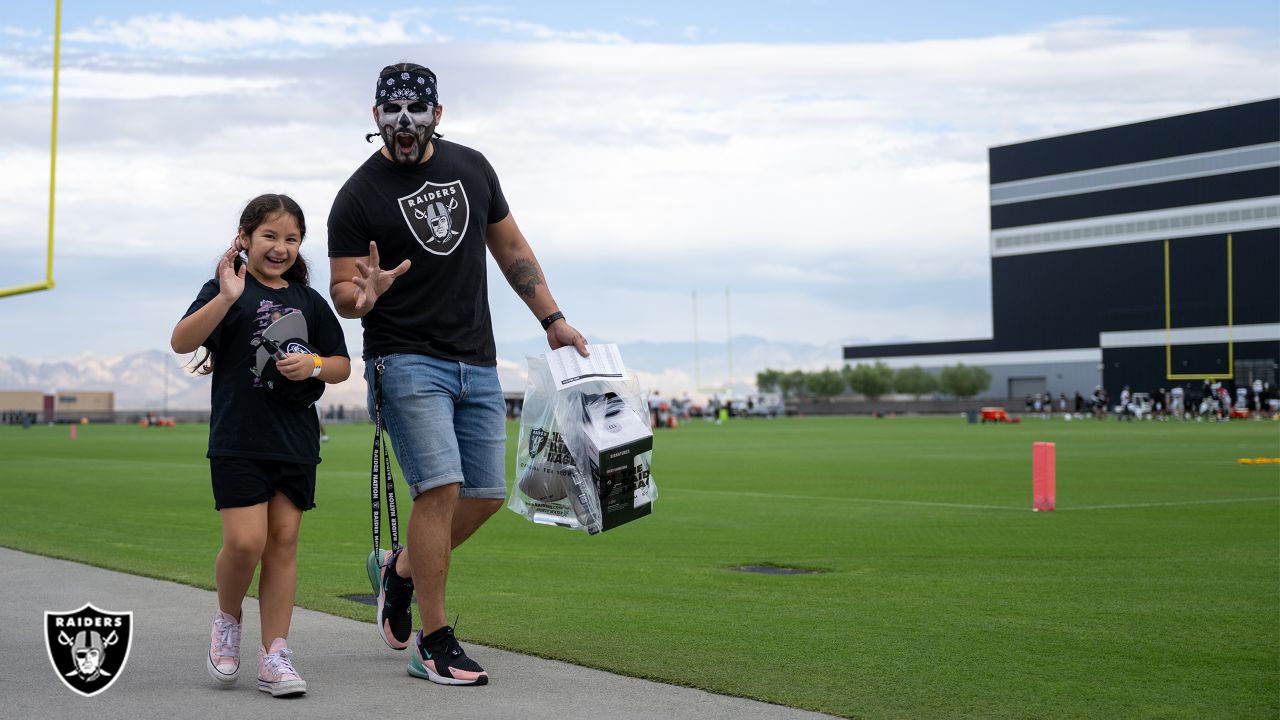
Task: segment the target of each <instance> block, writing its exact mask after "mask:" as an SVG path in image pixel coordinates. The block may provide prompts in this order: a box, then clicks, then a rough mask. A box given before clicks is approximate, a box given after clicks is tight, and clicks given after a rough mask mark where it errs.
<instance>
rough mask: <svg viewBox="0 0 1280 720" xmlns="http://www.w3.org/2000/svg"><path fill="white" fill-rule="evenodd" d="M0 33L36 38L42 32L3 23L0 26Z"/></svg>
mask: <svg viewBox="0 0 1280 720" xmlns="http://www.w3.org/2000/svg"><path fill="white" fill-rule="evenodd" d="M0 35H9V36H12V37H21V38H38V37H42V36H43V35H44V33H43V32H41V31H40V30H38V29H35V28H21V27H14V26H13V25H4V26H0Z"/></svg>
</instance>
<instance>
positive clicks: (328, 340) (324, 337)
mask: <svg viewBox="0 0 1280 720" xmlns="http://www.w3.org/2000/svg"><path fill="white" fill-rule="evenodd" d="M218 289H219V285H218V280H217V279H216V278H215V279H213V280H210V281H208V282H206V283H205V284H204V287H202V288H200V293H199V294H198V295H197V296H196V299H195V302H193V303H191V307H189V308H187V312H186V314H185V315H183V317H187V316H188V315H190V314H191V313H194V312H195V311H197V310H199V309H200V308H202V307H204V306H205V305H206V304H207V303H208V302H209V301H210V300H213V299H214V298H215V297H217V295H218ZM291 312H300V313H302V316H303V317H304V318H306V320H307V334H308V337H306V338H302V339H303V340H306V341H307V343H308V344H309V345H311V347H312V348H313V349H314V350H315V352H316V354H318V355H320V356H322V357H332V356H335V355H341V356H343V357H349V355H348V354H347V343H346V339H345V338H344V337H343V334H342V326H341V325H339V324H338V318H337V316H336V315H334V314H333V310H332V309H331V308H330V307H329V304H328V303H327V302H325V300H324V298H323V297H321V296H320V293H318V292H316V291H315V290H314V289H312V288H310V287H308V286H306V285H302V284H300V283H289V286H288V287H285V288H279V289H276V288H269V287H267V286H265V285H263V284H262V283H260V282H258V281H257V280H256V279H255V278H254V277H253V275H251V274H249V273H247V272H246V273H245V278H244V292H243V293H241V294H240V297H239V298H238V299H236V302H235V304H233V305H232V306H231V308H230V309H228V310H227V314H226V316H225V317H223V318H222V322H220V323H218V326H217V327H215V328H214V329H213V332H212V333H210V334H209V337H208V338H206V339H205V341H204V342H203V343H201V345H202V346H203V347H206V348H208V349H209V351H210V352H212V353H213V360H214V362H213V389H212V393H211V400H212V410H213V412H212V415H211V416H210V419H209V452H208V455H207V457H239V458H252V459H257V460H281V461H284V462H296V463H303V464H312V465H314V464H317V463H319V462H320V421H319V418H318V417H317V416H316V409H315V407H314V406H312V407H307V408H303V409H301V410H298V409H292V408H289V407H287V406H285V405H284V404H282V403H279V402H277V401H275V400H273V399H272V398H271V397H270V395H271V390H270V389H269V388H268V387H267V386H266V384H265V382H264V381H263V380H262V379H261V378H259V377H258V376H257V375H256V374H254V368H255V365H256V356H257V348H255V347H254V346H253V344H252V341H253V340H254V338H257V337H258V336H260V335H261V334H262V331H263V330H265V329H266V328H267V327H268V326H270V325H271V323H272V322H274V321H275V320H276V319H277V318H279V317H280V316H283V315H287V314H289V313H291Z"/></svg>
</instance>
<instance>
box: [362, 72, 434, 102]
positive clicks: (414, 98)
mask: <svg viewBox="0 0 1280 720" xmlns="http://www.w3.org/2000/svg"><path fill="white" fill-rule="evenodd" d="M397 100H407V101H409V102H418V101H422V102H427V103H431V104H432V105H436V104H438V103H439V100H438V99H437V96H436V74H435V73H433V72H431V71H430V70H428V69H426V68H422V69H421V70H393V71H387V72H384V73H383V74H382V75H379V76H378V87H377V90H376V91H375V92H374V95H373V104H374V105H381V104H383V103H388V102H395V101H397Z"/></svg>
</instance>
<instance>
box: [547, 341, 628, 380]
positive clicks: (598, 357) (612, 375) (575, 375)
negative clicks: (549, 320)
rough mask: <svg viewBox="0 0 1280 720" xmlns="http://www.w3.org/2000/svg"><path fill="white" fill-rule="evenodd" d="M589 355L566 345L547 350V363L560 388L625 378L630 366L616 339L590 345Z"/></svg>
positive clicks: (588, 348)
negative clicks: (624, 360)
mask: <svg viewBox="0 0 1280 720" xmlns="http://www.w3.org/2000/svg"><path fill="white" fill-rule="evenodd" d="M587 351H588V352H590V353H591V355H590V357H582V356H581V355H579V354H578V349H577V348H575V347H574V346H572V345H566V346H565V347H562V348H560V349H559V350H552V351H551V352H549V353H547V364H548V365H550V366H551V376H552V377H553V378H555V381H556V387H557V388H567V387H573V386H574V385H578V384H580V383H584V382H587V381H588V380H625V379H626V372H627V369H626V368H625V367H624V366H623V365H622V354H621V353H619V352H618V346H617V345H614V344H613V343H607V344H604V345H588V346H587Z"/></svg>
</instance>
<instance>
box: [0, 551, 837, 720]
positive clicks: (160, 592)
mask: <svg viewBox="0 0 1280 720" xmlns="http://www.w3.org/2000/svg"><path fill="white" fill-rule="evenodd" d="M86 602H90V603H93V605H94V606H95V607H98V608H101V609H103V610H108V611H117V612H119V611H126V610H131V611H133V623H134V630H133V646H132V649H131V650H130V652H129V660H128V663H127V664H126V665H125V668H124V670H123V671H122V672H121V674H120V676H119V678H118V679H117V680H116V682H115V684H114V685H112V686H111V687H110V688H108V689H107V690H106V691H105V692H103V693H102V694H100V695H97V696H95V697H92V698H85V697H81V696H80V695H77V694H75V693H73V692H71V691H70V690H68V689H67V688H66V686H64V685H63V684H62V682H61V680H59V679H58V677H57V675H56V674H55V673H54V670H53V667H52V666H51V665H50V662H49V656H48V653H47V651H46V650H45V641H44V612H45V611H46V610H51V611H58V612H66V611H71V610H77V609H79V608H80V607H81V606H82V605H84V604H85V603H86ZM215 605H216V601H215V596H214V594H213V593H212V592H209V591H206V590H198V589H196V588H191V587H187V586H185V585H178V584H176V583H171V582H164V581H159V580H150V579H147V578H142V577H137V576H133V575H125V574H123V573H118V572H112V571H109V570H102V569H100V568H95V567H90V566H87V565H80V564H77V563H71V562H65V561H62V560H52V559H49V558H45V557H40V556H37V555H30V554H27V553H23V552H17V551H14V550H9V549H5V548H0V718H13V719H14V720H19V719H21V720H40V719H43V718H49V719H51V720H52V719H54V718H56V719H57V720H70V719H74V718H92V720H117V719H118V720H144V719H147V718H157V719H159V718H163V719H164V720H171V719H173V718H179V719H181V720H198V719H199V718H218V719H219V720H230V719H235V718H257V717H263V718H266V717H270V718H272V719H273V720H277V719H278V720H285V719H287V718H306V720H320V719H322V718H361V719H365V720H382V719H384V718H385V719H386V720H401V719H404V720H409V719H412V718H423V719H429V720H466V719H468V718H486V719H488V718H521V719H525V718H527V719H530V720H573V719H575V718H581V719H582V720H618V719H623V718H698V719H700V720H701V719H703V718H707V719H712V720H714V719H717V718H723V719H724V720H755V719H756V718H821V717H827V716H825V715H819V714H816V713H809V712H804V711H800V710H794V709H791V708H786V707H782V706H778V705H769V704H767V703H760V702H754V701H751V700H743V699H741V698H733V697H725V696H722V695H713V694H711V693H708V692H703V691H701V690H691V689H689V688H682V687H676V686H673V685H663V684H661V683H655V682H649V681H646V680H637V679H635V678H629V677H622V676H619V675H613V674H610V673H606V672H602V671H599V670H591V669H587V668H582V667H578V666H576V665H570V664H568V663H562V662H555V661H551V660H543V659H541V658H535V657H530V656H526V655H519V654H516V653H511V652H506V651H503V650H496V649H492V648H486V647H481V646H476V645H472V644H469V645H468V650H469V651H470V654H471V655H472V656H474V657H477V658H478V659H480V660H481V661H482V662H483V664H484V666H485V669H487V670H488V671H489V673H490V676H491V677H492V678H493V680H492V682H491V683H490V684H489V685H487V686H485V687H470V688H467V687H463V688H450V687H441V686H438V685H435V684H432V683H430V682H427V681H425V680H418V679H416V678H412V677H410V676H409V675H408V674H407V673H405V670H404V667H405V663H406V662H407V656H406V655H405V654H404V653H397V652H394V651H392V650H390V649H388V648H387V647H386V645H384V644H383V643H382V642H381V641H380V640H379V639H378V636H377V634H376V631H375V630H373V629H372V627H371V623H361V622H356V621H354V620H348V619H346V618H340V617H335V616H333V615H325V614H323V613H318V612H314V611H311V610H302V609H299V610H296V611H295V612H294V616H293V629H292V632H291V633H290V635H291V636H292V637H293V641H292V642H290V645H291V647H292V648H293V650H294V652H295V653H296V656H295V660H296V665H297V667H298V670H299V671H300V672H301V673H302V677H303V679H305V680H306V681H307V689H308V692H307V694H306V695H305V696H303V697H300V698H296V699H285V698H279V699H276V698H272V697H270V696H269V695H267V694H266V693H262V692H259V691H258V690H257V685H256V683H255V682H254V678H255V674H256V671H257V658H256V655H255V651H254V649H253V648H254V642H255V637H256V632H252V633H246V634H245V635H246V639H245V641H244V643H243V649H242V652H243V654H244V657H245V658H246V663H245V665H244V666H243V667H242V668H241V677H240V679H239V681H238V682H237V683H236V684H235V685H233V686H232V687H230V688H223V687H220V686H218V685H217V684H216V683H215V682H214V681H213V680H212V679H210V678H209V676H208V674H207V673H206V671H205V667H204V663H205V655H206V653H207V652H208V649H209V622H210V617H211V615H212V610H213V608H214V607H215ZM244 612H245V619H246V621H247V623H248V626H249V627H251V628H254V629H255V630H256V627H257V623H258V606H257V602H256V601H255V600H253V599H252V598H249V599H246V600H245V605H244ZM776 669H777V668H775V669H774V670H776ZM764 670H765V669H764V668H761V671H764Z"/></svg>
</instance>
